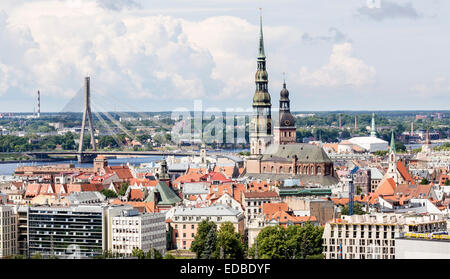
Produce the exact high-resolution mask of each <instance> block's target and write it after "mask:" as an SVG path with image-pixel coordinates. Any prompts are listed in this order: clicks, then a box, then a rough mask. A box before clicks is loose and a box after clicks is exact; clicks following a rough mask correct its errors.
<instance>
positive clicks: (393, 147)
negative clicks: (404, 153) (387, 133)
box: [391, 131, 397, 153]
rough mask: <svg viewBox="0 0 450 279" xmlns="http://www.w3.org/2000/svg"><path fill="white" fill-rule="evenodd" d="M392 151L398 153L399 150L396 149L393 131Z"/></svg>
mask: <svg viewBox="0 0 450 279" xmlns="http://www.w3.org/2000/svg"><path fill="white" fill-rule="evenodd" d="M391 151H392V152H394V153H396V152H397V150H396V149H395V137H394V131H392V134H391Z"/></svg>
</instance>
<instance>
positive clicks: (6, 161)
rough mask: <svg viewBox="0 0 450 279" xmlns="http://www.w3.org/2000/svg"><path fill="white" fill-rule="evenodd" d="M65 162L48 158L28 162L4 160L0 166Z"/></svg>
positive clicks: (65, 159) (61, 159)
mask: <svg viewBox="0 0 450 279" xmlns="http://www.w3.org/2000/svg"><path fill="white" fill-rule="evenodd" d="M61 161H67V158H48V159H30V160H4V161H0V164H16V163H17V164H21V163H51V162H61Z"/></svg>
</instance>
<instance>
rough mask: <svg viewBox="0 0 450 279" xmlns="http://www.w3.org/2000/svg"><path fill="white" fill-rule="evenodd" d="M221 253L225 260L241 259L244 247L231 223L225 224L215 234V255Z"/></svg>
mask: <svg viewBox="0 0 450 279" xmlns="http://www.w3.org/2000/svg"><path fill="white" fill-rule="evenodd" d="M221 250H222V253H223V258H225V259H243V258H244V252H245V251H244V246H243V242H242V239H241V235H240V234H239V233H237V232H235V229H234V226H233V224H232V223H231V222H225V223H223V224H222V225H221V226H220V229H219V231H218V232H217V250H216V255H219V258H220V255H221V254H222V253H221Z"/></svg>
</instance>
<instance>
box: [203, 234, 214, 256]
mask: <svg viewBox="0 0 450 279" xmlns="http://www.w3.org/2000/svg"><path fill="white" fill-rule="evenodd" d="M216 251H217V232H216V228H215V227H211V228H210V230H209V232H208V234H207V235H206V240H205V247H204V249H203V252H202V259H214V258H217V255H216V254H215V252H216Z"/></svg>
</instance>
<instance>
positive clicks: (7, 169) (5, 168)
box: [0, 155, 163, 175]
mask: <svg viewBox="0 0 450 279" xmlns="http://www.w3.org/2000/svg"><path fill="white" fill-rule="evenodd" d="M162 159H163V157H162V156H156V155H155V156H145V157H123V158H117V159H108V165H110V166H120V165H125V164H127V163H128V162H129V163H130V165H140V164H141V163H150V162H156V161H160V160H162ZM57 164H75V166H76V167H84V168H92V163H85V164H79V163H78V162H77V161H75V160H74V161H58V162H24V163H9V164H0V175H12V174H14V169H15V168H17V167H20V166H42V165H57Z"/></svg>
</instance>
